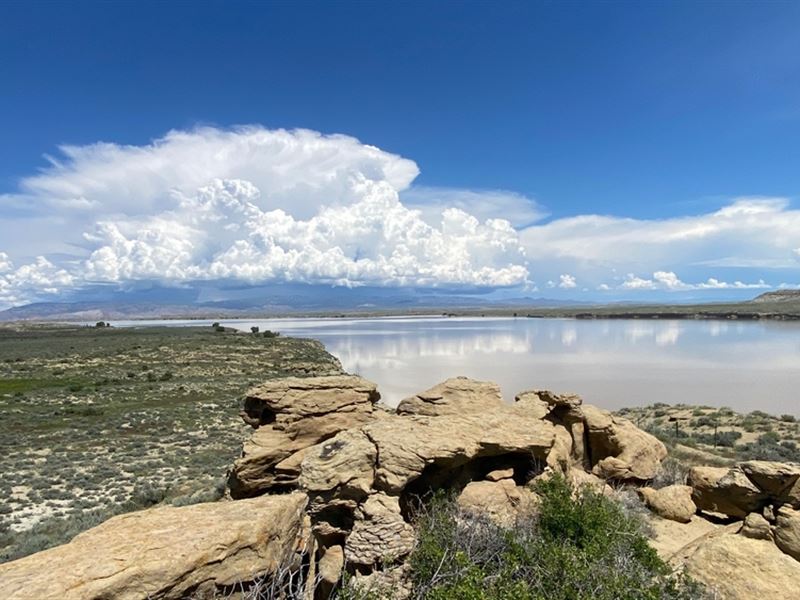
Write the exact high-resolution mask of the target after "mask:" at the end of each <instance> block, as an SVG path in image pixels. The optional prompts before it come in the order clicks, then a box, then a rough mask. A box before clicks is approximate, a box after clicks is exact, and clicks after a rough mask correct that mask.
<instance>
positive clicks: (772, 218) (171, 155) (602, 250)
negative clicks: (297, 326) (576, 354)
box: [0, 126, 800, 305]
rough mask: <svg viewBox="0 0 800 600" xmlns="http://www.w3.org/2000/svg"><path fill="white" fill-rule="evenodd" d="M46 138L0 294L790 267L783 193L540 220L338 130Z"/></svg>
mask: <svg viewBox="0 0 800 600" xmlns="http://www.w3.org/2000/svg"><path fill="white" fill-rule="evenodd" d="M60 151H61V154H60V156H59V157H58V158H51V159H50V161H51V162H50V166H49V167H47V168H45V169H44V170H42V171H41V172H39V173H37V174H35V175H33V176H30V177H26V178H24V179H22V180H21V182H20V185H19V188H18V190H16V191H15V192H14V193H11V194H5V195H0V217H1V218H0V250H2V251H3V252H0V305H8V304H18V303H23V302H27V301H31V300H35V299H40V298H45V297H47V296H56V297H57V296H58V295H59V294H61V293H62V292H64V291H65V290H80V289H83V288H84V287H87V286H93V285H94V284H112V285H117V286H124V285H125V284H127V283H130V282H157V283H160V284H166V285H173V284H176V285H189V284H191V282H193V281H214V280H220V281H229V282H234V283H235V282H245V283H252V284H262V283H270V282H304V283H312V284H313V283H324V284H330V285H345V286H361V285H376V286H414V287H442V288H455V287H461V288H462V289H463V288H474V287H482V288H496V287H514V286H522V287H521V291H525V293H527V291H530V290H534V289H536V288H535V285H534V283H533V281H532V279H534V276H535V278H536V279H538V280H539V281H543V282H546V283H545V284H544V287H546V288H547V289H548V290H552V291H553V292H554V293H557V294H559V293H560V294H573V293H579V292H582V290H584V289H587V288H590V289H592V290H599V291H602V292H603V295H604V296H607V295H614V294H616V295H620V294H625V293H628V292H631V293H633V292H638V291H641V290H644V291H651V292H653V293H657V292H673V293H680V292H695V291H697V292H702V291H709V293H710V292H711V291H712V290H731V291H732V293H735V291H736V290H750V289H761V288H766V287H769V286H770V284H773V285H777V283H778V282H780V281H791V280H793V279H795V278H796V277H797V276H798V275H800V211H798V210H795V209H793V208H791V205H790V202H789V200H788V199H786V198H762V197H748V198H739V199H736V200H733V201H731V202H730V203H729V204H728V205H727V206H723V207H722V208H719V209H717V210H713V211H711V212H707V213H705V214H699V215H694V216H680V217H673V218H665V219H631V218H625V217H618V216H607V215H578V216H572V217H565V218H557V219H552V220H550V221H546V220H545V217H546V211H545V210H544V209H543V208H542V207H541V206H540V205H539V204H537V203H536V202H534V201H532V200H531V199H529V198H527V197H525V196H523V195H520V194H516V193H514V192H509V191H505V190H477V191H476V190H465V189H458V188H431V187H415V186H414V185H413V182H414V180H415V178H416V177H417V175H418V173H419V169H418V167H417V165H416V164H415V163H414V162H413V161H412V160H409V159H407V158H403V157H401V156H398V155H396V154H392V153H390V152H385V151H383V150H381V149H379V148H376V147H374V146H370V145H367V144H363V143H361V142H359V141H358V140H356V139H355V138H352V137H348V136H344V135H323V134H320V133H317V132H314V131H308V130H295V131H285V130H268V129H265V128H263V127H259V126H251V127H239V128H233V129H219V128H211V127H204V128H197V129H194V130H191V131H172V132H170V133H168V134H167V135H165V136H164V137H163V138H160V139H158V140H155V141H153V142H152V143H150V144H146V145H142V146H125V145H118V144H106V143H98V144H92V145H87V146H65V147H63V148H61V149H60ZM710 269H713V271H711V272H709V270H710ZM625 273H630V274H632V275H630V276H628V277H625V276H624V275H623V274H625ZM651 273H652V275H650V274H651ZM778 273H779V274H778ZM643 274H646V275H643ZM678 274H680V277H679V276H678ZM769 274H772V275H771V276H770V275H769ZM577 281H580V282H581V287H580V289H579V288H578V285H577ZM687 282H697V283H687Z"/></svg>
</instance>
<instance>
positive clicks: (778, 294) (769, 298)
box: [753, 290, 800, 302]
mask: <svg viewBox="0 0 800 600" xmlns="http://www.w3.org/2000/svg"><path fill="white" fill-rule="evenodd" d="M753 302H800V290H777V291H774V292H766V293H764V294H761V295H760V296H758V297H757V298H754V299H753Z"/></svg>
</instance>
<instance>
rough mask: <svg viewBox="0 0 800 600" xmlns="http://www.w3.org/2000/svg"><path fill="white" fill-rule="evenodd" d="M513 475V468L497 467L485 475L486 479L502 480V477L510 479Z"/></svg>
mask: <svg viewBox="0 0 800 600" xmlns="http://www.w3.org/2000/svg"><path fill="white" fill-rule="evenodd" d="M513 477H514V469H498V470H496V471H492V472H491V473H489V474H488V475H486V480H487V481H502V480H503V479H512V478H513Z"/></svg>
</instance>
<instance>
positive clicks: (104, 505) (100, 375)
mask: <svg viewBox="0 0 800 600" xmlns="http://www.w3.org/2000/svg"><path fill="white" fill-rule="evenodd" d="M340 370H341V367H340V365H339V363H338V361H337V360H336V359H335V358H334V357H332V356H331V355H330V354H328V353H327V352H326V351H325V349H324V347H323V346H322V344H320V343H319V342H316V341H313V340H299V339H292V338H281V337H264V335H263V334H262V333H260V334H258V335H253V334H244V333H236V332H234V331H233V330H217V329H215V328H211V327H204V328H183V327H174V328H146V329H145V328H142V329H130V328H126V329H115V328H107V327H106V328H94V327H80V328H76V327H57V326H33V325H26V326H5V327H0V472H1V473H2V481H0V561H2V560H8V559H9V558H12V557H16V556H21V555H24V554H29V553H30V552H33V551H36V550H39V549H41V548H44V547H47V546H51V545H54V544H57V543H61V542H63V541H66V540H67V539H69V538H70V537H72V535H74V534H76V533H78V532H79V531H82V530H83V529H86V528H88V527H90V526H92V525H94V524H95V523H97V522H99V521H102V520H104V519H105V518H107V517H108V516H111V515H112V514H115V513H119V512H124V511H128V510H133V509H136V508H139V507H142V506H147V505H150V504H154V503H157V502H162V501H166V502H172V503H174V504H187V503H193V502H200V501H208V500H214V499H217V498H219V497H220V496H221V495H222V493H223V491H224V487H225V476H226V470H227V468H228V467H229V466H230V465H231V463H232V461H233V459H234V458H235V457H236V456H237V455H238V452H239V451H240V448H241V442H242V439H243V438H244V436H245V435H246V434H247V432H248V430H249V428H248V427H247V426H246V425H244V423H243V422H242V421H241V420H240V419H239V417H238V411H239V403H240V399H241V396H242V394H243V392H244V391H245V389H246V388H247V387H248V386H250V385H252V384H255V383H258V382H261V381H263V380H265V379H269V378H273V377H282V376H288V375H297V376H309V375H320V374H329V373H338V372H340Z"/></svg>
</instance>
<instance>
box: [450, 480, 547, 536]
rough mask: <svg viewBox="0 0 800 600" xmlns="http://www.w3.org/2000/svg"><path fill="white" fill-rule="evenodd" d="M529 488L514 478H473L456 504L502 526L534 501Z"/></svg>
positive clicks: (533, 504) (534, 497)
mask: <svg viewBox="0 0 800 600" xmlns="http://www.w3.org/2000/svg"><path fill="white" fill-rule="evenodd" d="M537 500H538V498H537V496H536V494H534V493H533V492H532V491H530V490H528V489H526V488H523V487H519V486H517V485H516V484H515V483H514V480H513V479H502V480H500V481H473V482H471V483H468V484H467V485H466V487H465V488H464V489H463V490H462V491H461V494H460V495H459V496H458V505H459V507H461V509H463V510H465V511H467V512H474V513H478V514H480V515H484V516H487V517H488V518H489V519H491V520H492V521H494V522H495V523H496V524H498V525H500V526H501V527H510V526H512V525H513V524H514V523H515V522H516V521H517V519H518V517H520V516H521V515H524V514H525V513H529V512H530V511H532V510H533V509H534V508H535V506H536V503H537Z"/></svg>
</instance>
